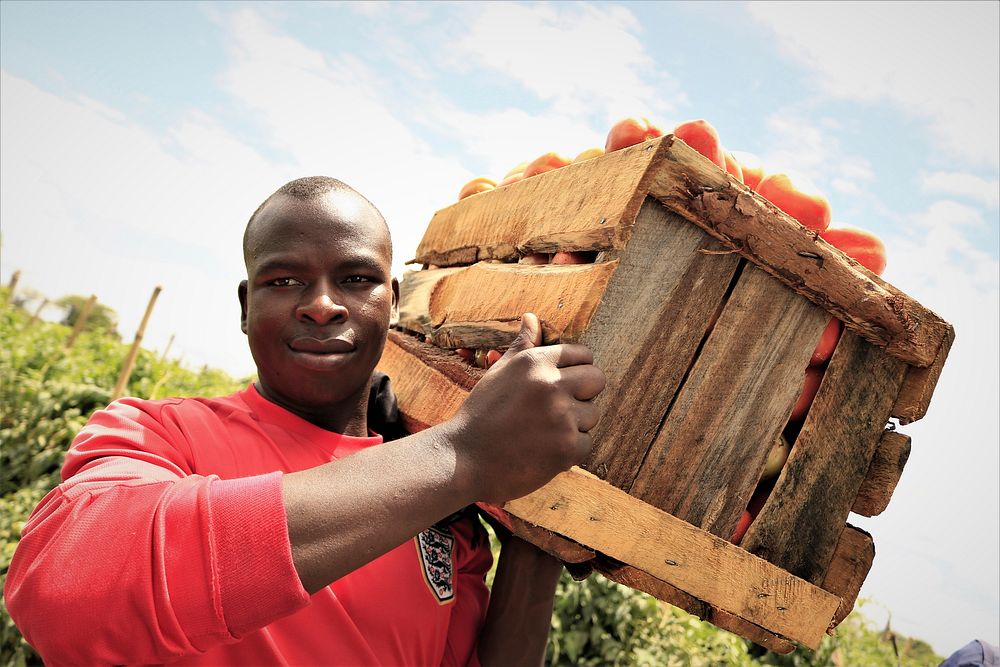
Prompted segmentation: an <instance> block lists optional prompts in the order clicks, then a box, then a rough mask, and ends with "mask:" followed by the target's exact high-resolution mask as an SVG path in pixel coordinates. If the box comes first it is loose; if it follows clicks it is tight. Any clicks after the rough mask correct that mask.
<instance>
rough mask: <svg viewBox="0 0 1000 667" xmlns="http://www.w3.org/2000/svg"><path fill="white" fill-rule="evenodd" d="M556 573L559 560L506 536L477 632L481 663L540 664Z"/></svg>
mask: <svg viewBox="0 0 1000 667" xmlns="http://www.w3.org/2000/svg"><path fill="white" fill-rule="evenodd" d="M561 572H562V563H560V562H559V561H558V560H557V559H555V558H553V557H552V556H550V555H549V554H547V553H545V552H544V551H542V550H540V549H538V548H537V547H535V546H534V545H532V544H529V543H528V542H525V541H523V540H521V539H518V538H516V537H511V538H509V539H508V540H507V542H506V544H504V546H503V549H502V550H501V552H500V563H499V564H498V566H497V574H496V578H495V579H494V581H493V590H492V592H491V593H490V606H489V609H488V611H487V613H486V622H485V624H484V626H483V631H482V633H481V634H480V637H479V661H480V662H481V663H482V664H483V666H484V667H490V666H491V665H541V664H542V661H543V660H544V659H545V646H546V643H547V642H548V638H549V628H550V627H551V624H552V603H553V598H554V596H555V592H556V585H557V584H558V583H559V575H560V573H561Z"/></svg>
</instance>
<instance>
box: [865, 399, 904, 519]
mask: <svg viewBox="0 0 1000 667" xmlns="http://www.w3.org/2000/svg"><path fill="white" fill-rule="evenodd" d="M904 381H905V380H904ZM909 457H910V437H909V436H907V435H903V434H902V433H898V432H896V431H885V432H884V433H882V439H881V440H879V443H878V446H877V447H876V448H875V455H874V456H873V457H872V462H871V464H870V465H869V466H868V473H867V474H866V475H865V479H864V481H863V482H861V487H860V488H859V489H858V497H857V498H855V499H854V506H853V507H851V511H852V512H854V513H855V514H860V515H861V516H876V515H878V514H881V513H882V512H884V511H885V508H886V507H888V506H889V499H890V498H892V492H893V491H895V490H896V484H898V483H899V478H900V476H901V475H902V474H903V466H905V465H906V460H907V459H908V458H909Z"/></svg>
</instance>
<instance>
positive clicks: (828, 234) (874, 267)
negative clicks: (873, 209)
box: [820, 227, 885, 276]
mask: <svg viewBox="0 0 1000 667" xmlns="http://www.w3.org/2000/svg"><path fill="white" fill-rule="evenodd" d="M820 236H822V237H823V240H825V241H826V242H827V243H829V244H830V245H832V246H833V247H835V248H839V249H840V250H843V251H844V253H845V254H846V255H847V256H848V257H851V258H853V259H855V260H857V262H858V263H859V264H861V266H863V267H865V268H866V269H868V270H869V271H871V272H872V273H874V274H875V275H876V276H880V275H882V272H883V271H885V244H884V243H882V240H881V239H880V238H879V237H877V236H875V235H874V234H872V233H871V232H869V231H865V230H864V229H858V228H857V227H832V228H830V229H827V230H826V231H825V232H823V233H822V234H820Z"/></svg>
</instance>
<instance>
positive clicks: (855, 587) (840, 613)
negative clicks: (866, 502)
mask: <svg viewBox="0 0 1000 667" xmlns="http://www.w3.org/2000/svg"><path fill="white" fill-rule="evenodd" d="M874 560H875V543H874V542H873V541H872V536H871V535H869V534H868V533H866V532H865V531H863V530H861V529H860V528H855V527H854V526H852V525H850V524H848V525H847V526H846V527H845V528H844V530H843V531H842V532H841V533H840V539H839V540H837V547H836V549H835V550H834V552H833V561H831V563H830V568H829V569H828V570H827V572H826V576H825V577H824V578H823V583H822V584H821V585H820V586H821V587H822V588H823V590H826V591H830V592H831V593H833V594H834V595H836V596H837V597H839V598H840V606H839V607H838V608H837V613H836V614H834V616H833V624H834V625H840V623H841V621H843V620H844V619H845V618H847V615H848V614H850V613H851V610H852V609H854V604H855V602H857V600H858V593H860V592H861V585H862V584H864V582H865V577H867V576H868V571H869V570H870V569H871V567H872V561H874Z"/></svg>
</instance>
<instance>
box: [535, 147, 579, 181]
mask: <svg viewBox="0 0 1000 667" xmlns="http://www.w3.org/2000/svg"><path fill="white" fill-rule="evenodd" d="M571 162H573V161H572V160H570V159H569V158H567V157H564V156H562V155H560V154H559V153H545V154H544V155H539V156H538V157H536V158H535V159H534V160H533V161H532V162H531V164H529V165H528V166H527V167H525V168H524V177H525V178H531V177H532V176H537V175H538V174H544V173H545V172H547V171H552V170H553V169H559V168H560V167H565V166H566V165H568V164H570V163H571Z"/></svg>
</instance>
